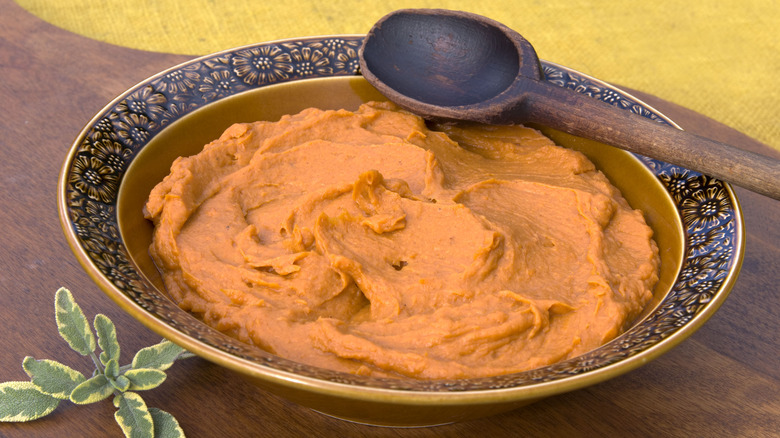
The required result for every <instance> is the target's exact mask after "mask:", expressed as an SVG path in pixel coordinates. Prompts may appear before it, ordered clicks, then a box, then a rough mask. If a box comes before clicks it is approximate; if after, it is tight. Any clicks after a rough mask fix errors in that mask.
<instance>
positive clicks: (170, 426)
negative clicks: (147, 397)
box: [149, 408, 184, 438]
mask: <svg viewBox="0 0 780 438" xmlns="http://www.w3.org/2000/svg"><path fill="white" fill-rule="evenodd" d="M149 413H150V414H152V420H153V421H154V438H184V430H183V429H182V428H181V426H179V422H178V421H176V418H174V417H173V415H171V414H169V413H167V412H165V411H163V410H162V409H157V408H149Z"/></svg>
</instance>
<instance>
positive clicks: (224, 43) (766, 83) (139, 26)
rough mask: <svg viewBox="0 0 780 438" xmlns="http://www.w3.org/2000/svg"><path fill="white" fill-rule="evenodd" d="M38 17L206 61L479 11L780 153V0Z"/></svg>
mask: <svg viewBox="0 0 780 438" xmlns="http://www.w3.org/2000/svg"><path fill="white" fill-rule="evenodd" d="M17 3H18V4H20V5H21V6H22V7H24V8H25V9H27V10H28V11H30V12H32V13H33V14H35V15H37V16H39V17H40V18H42V19H44V20H46V21H48V22H50V23H52V24H55V25H57V26H60V27H62V28H65V29H67V30H70V31H73V32H75V33H78V34H82V35H85V36H87V37H90V38H94V39H97V40H101V41H105V42H109V43H113V44H117V45H121V46H127V47H132V48H136V49H143V50H151V51H159V52H170V53H178V54H189V55H202V54H207V53H211V52H215V51H219V50H222V49H228V48H231V47H236V46H241V45H245V44H251V43H255V42H261V41H268V40H275V39H281V38H289V37H300V36H311V35H328V34H343V33H348V34H363V33H366V32H367V31H368V29H370V27H371V26H372V25H373V23H374V22H376V21H377V20H378V19H379V18H380V17H382V16H383V15H384V14H386V13H388V12H390V11H392V10H395V9H400V8H407V7H434V8H447V9H460V10H466V11H470V12H475V13H478V14H482V15H485V16H488V17H490V18H493V19H495V20H498V21H501V22H503V23H504V24H506V25H508V26H509V27H512V28H514V29H515V30H517V31H518V32H519V33H520V34H521V35H523V36H524V37H526V39H528V40H529V41H530V42H531V44H533V45H534V47H535V48H536V51H537V53H538V54H539V57H540V58H542V59H546V60H549V61H553V62H557V63H559V64H563V65H566V66H568V67H571V68H574V69H577V70H579V71H581V72H583V73H587V74H590V75H592V76H595V77H597V78H599V79H602V80H604V81H607V82H610V83H613V84H618V85H623V86H626V87H630V88H634V89H638V90H642V91H645V92H648V93H651V94H654V95H656V96H658V97H661V98H663V99H666V100H669V101H671V102H674V103H677V104H680V105H683V106H685V107H688V108H690V109H693V110H695V111H698V112H700V113H702V114H705V115H707V116H709V117H711V118H713V119H715V120H718V121H720V122H722V123H724V124H726V125H729V126H731V127H733V128H735V129H737V130H739V131H742V132H743V133H745V134H748V135H750V136H751V137H754V138H756V139H757V140H760V141H762V142H764V143H766V144H768V145H770V146H772V147H774V148H777V149H780V122H779V121H778V119H780V83H779V82H780V30H778V29H780V1H778V0H720V1H719V0H696V1H691V0H656V1H653V2H643V1H631V0H613V1H607V0H604V1H598V0H503V1H488V0H482V1H474V0H470V1H464V0H440V1H433V0H416V1H404V0H385V1H382V2H379V1H374V0H323V1H311V0H286V1H263V0H224V1H219V0H134V1H127V0H102V1H93V0H17Z"/></svg>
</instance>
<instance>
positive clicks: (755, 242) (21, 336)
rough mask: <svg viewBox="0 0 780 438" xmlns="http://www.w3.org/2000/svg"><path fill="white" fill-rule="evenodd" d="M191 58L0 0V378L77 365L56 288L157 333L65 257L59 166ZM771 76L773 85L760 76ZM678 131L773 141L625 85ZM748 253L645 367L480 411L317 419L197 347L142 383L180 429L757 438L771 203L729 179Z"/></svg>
mask: <svg viewBox="0 0 780 438" xmlns="http://www.w3.org/2000/svg"><path fill="white" fill-rule="evenodd" d="M187 59H188V58H187V57H184V56H178V55H167V54H159V53H148V52H142V51H135V50H130V49H125V48H120V47H116V46H111V45H108V44H103V43H100V42H96V41H93V40H89V39H86V38H84V37H80V36H77V35H74V34H71V33H68V32H66V31H64V30H61V29H58V28H55V27H53V26H51V25H49V24H47V23H45V22H43V21H41V20H39V19H37V18H35V17H34V16H32V15H30V14H29V13H27V12H26V11H24V10H23V9H21V8H20V7H18V6H17V5H16V4H15V3H13V2H12V1H11V0H0V108H1V109H2V113H1V114H0V181H2V183H0V226H1V227H2V228H0V248H2V250H1V251H0V320H1V321H2V327H3V334H2V336H0V381H9V380H27V379H28V377H27V375H26V374H25V373H24V371H23V370H22V367H21V362H22V359H23V358H24V357H25V356H28V355H30V356H33V357H35V358H37V359H43V358H53V359H57V360H60V361H62V362H65V363H67V364H69V365H71V366H73V367H74V368H77V369H80V370H82V371H87V370H88V369H90V370H91V368H89V367H90V365H91V364H90V363H88V361H87V360H85V359H84V358H82V357H81V356H79V355H78V354H76V353H74V352H72V351H71V350H70V349H69V348H68V347H67V345H66V344H65V343H64V341H63V340H62V339H61V338H60V337H59V336H58V335H57V334H56V326H55V321H54V305H53V300H54V293H55V291H56V290H57V289H58V288H59V287H60V286H65V287H68V288H69V289H71V291H72V292H73V293H74V295H75V297H76V300H77V301H78V302H79V303H80V304H81V306H82V308H83V309H84V311H85V313H86V314H87V315H88V317H89V318H92V317H93V316H94V315H95V314H96V313H104V314H106V315H108V316H109V317H110V318H112V319H113V320H114V321H115V322H116V323H117V326H118V336H119V340H120V343H121V344H122V346H123V350H122V361H121V362H122V363H126V362H129V361H130V360H131V359H132V355H133V354H134V353H135V351H136V350H137V349H139V348H141V347H144V346H147V345H150V344H153V343H156V342H157V341H158V340H159V338H158V336H157V335H156V334H154V333H152V332H151V331H150V330H148V329H146V328H145V327H144V326H142V325H141V324H140V323H138V322H136V321H135V320H134V319H133V318H131V317H130V316H128V315H127V314H125V313H124V312H123V311H121V310H120V309H119V308H118V307H117V306H116V305H115V304H114V303H113V302H112V301H111V300H110V299H109V298H107V297H106V296H105V295H104V294H103V293H102V292H101V291H100V290H99V289H98V288H97V286H96V285H95V284H93V282H92V281H91V280H90V279H89V277H88V276H87V274H86V273H85V272H84V271H83V270H82V269H81V267H80V266H79V265H78V263H77V262H76V258H75V257H74V256H73V254H72V253H71V251H70V249H69V248H68V246H67V244H66V242H65V238H64V237H63V233H62V230H61V227H60V224H59V220H58V216H57V206H56V189H57V177H58V172H59V169H60V166H61V164H62V162H63V160H64V159H65V156H66V154H67V152H68V149H69V148H70V145H71V143H72V141H73V140H74V138H75V137H76V136H77V135H78V133H79V131H80V130H81V129H82V127H83V126H84V125H85V124H86V123H87V122H88V121H89V120H90V119H91V118H92V116H93V115H94V114H95V113H97V112H98V111H99V110H100V109H101V108H102V107H103V106H104V105H105V104H106V103H108V102H109V101H110V100H111V99H113V98H114V97H115V96H117V95H118V94H120V93H121V92H123V91H124V90H126V89H128V88H130V87H131V86H133V85H134V84H135V83H137V82H139V81H140V80H142V79H144V78H146V77H148V76H151V75H152V74H154V73H156V72H159V71H161V70H163V69H165V68H168V67H170V66H172V65H175V64H178V63H180V62H183V61H186V60H187ZM767 85H768V86H771V85H772V84H767ZM635 94H636V95H637V96H638V97H640V98H642V99H644V100H645V101H646V102H648V103H649V104H651V105H652V106H654V107H655V108H657V109H658V110H660V111H661V112H663V113H664V114H666V115H668V116H669V117H670V118H672V119H673V120H675V121H676V122H677V123H679V124H680V125H681V126H682V127H683V128H685V129H687V130H690V131H692V132H695V133H699V134H703V135H707V136H710V137H712V138H714V139H716V140H720V141H724V142H729V143H732V144H736V145H740V146H742V147H744V148H745V149H749V150H752V151H754V152H759V153H765V154H771V155H773V156H778V155H780V154H778V153H777V152H776V151H774V150H772V149H770V148H768V147H767V146H765V145H762V144H760V143H758V142H756V141H754V140H751V139H750V138H747V137H745V136H744V135H742V134H740V133H738V132H736V131H734V130H732V129H730V128H728V127H725V126H723V125H720V124H718V123H716V122H714V121H712V120H709V119H707V118H704V117H702V116H700V115H698V114H696V113H693V112H691V111H688V110H686V109H684V108H681V107H678V106H675V105H673V104H670V103H668V102H665V101H661V100H658V99H656V98H654V97H652V96H648V95H646V94H643V93H639V92H636V93H635ZM737 193H738V196H739V198H740V201H741V203H742V206H743V209H744V216H745V222H746V229H747V239H746V240H747V242H746V253H745V260H744V264H743V267H742V273H741V275H740V277H739V279H738V281H737V284H736V286H735V287H734V289H733V291H732V292H731V295H730V297H729V298H728V299H727V300H726V302H725V304H724V305H723V306H722V307H721V309H720V310H719V311H718V312H717V313H716V314H715V315H714V316H713V317H712V318H711V319H710V320H709V321H708V322H707V323H706V324H705V325H704V326H703V327H702V328H701V329H700V330H699V331H698V332H696V333H695V334H694V335H693V336H692V337H691V338H689V339H688V340H686V341H685V342H683V343H682V344H681V345H679V346H677V347H676V348H675V349H673V350H672V351H671V352H669V353H667V354H665V355H664V356H662V357H661V358H659V359H656V360H655V361H653V362H651V363H649V364H646V365H644V366H643V367H641V368H639V369H637V370H635V371H633V372H630V373H628V374H625V375H623V376H620V377H618V378H615V379H612V380H610V381H608V382H605V383H602V384H599V385H596V386H592V387H589V388H587V389H583V390H579V391H575V392H571V393H567V394H563V395H560V396H556V397H552V398H549V399H545V400H542V401H540V402H537V403H535V404H533V405H530V406H528V407H526V408H522V409H519V410H516V411H513V412H509V413H506V414H502V415H498V416H494V417H490V418H485V419H481V420H476V421H471V422H465V423H457V424H452V425H446V426H439V427H432V428H415V429H390V428H377V427H370V426H363V425H358V424H352V423H347V422H343V421H340V420H336V419H332V418H329V417H325V416H323V415H321V414H318V413H316V412H312V411H310V410H308V409H305V408H302V407H299V406H297V405H294V404H292V403H289V402H287V401H285V400H282V399H280V398H278V397H276V396H274V395H271V394H268V393H264V392H261V391H260V390H257V389H255V388H254V387H252V386H249V385H247V384H246V382H245V381H244V380H243V378H241V377H240V376H238V375H236V374H235V373H233V372H230V371H227V370H225V369H223V368H221V367H218V366H216V365H213V364H211V363H208V362H206V361H204V360H202V359H199V358H196V359H190V360H188V361H185V362H181V363H177V364H175V365H174V367H173V368H171V369H170V370H169V378H168V380H167V381H166V382H165V383H164V384H163V386H161V387H160V388H157V389H155V390H153V391H149V392H146V393H144V394H143V396H144V399H145V400H146V402H147V403H148V404H149V405H150V406H154V407H159V408H161V409H164V410H166V411H168V412H170V413H172V414H173V415H174V416H175V417H176V418H177V419H178V420H179V422H180V423H181V425H182V427H183V428H184V430H185V432H186V433H187V435H188V436H190V437H212V436H220V437H248V436H251V437H286V436H307V437H330V436H335V437H352V436H372V437H373V436H376V437H444V436H480V437H504V436H506V437H516V436H534V437H546V436H551V437H595V436H614V437H635V436H636V437H644V436H648V437H663V436H668V437H694V436H695V437H726V436H728V437H731V436H738V437H770V436H778V433H780V395H779V394H780V366H779V365H780V360H779V359H778V358H779V356H780V335H779V333H780V294H778V285H777V284H778V280H780V275H779V272H780V270H779V269H778V260H779V259H780V229H779V228H778V219H780V203H778V202H777V201H773V200H771V199H769V198H766V197H763V196H760V195H756V194H754V193H751V192H748V191H745V190H741V189H737ZM113 413H114V407H113V406H112V404H111V402H110V401H105V402H102V403H98V404H94V405H87V406H76V405H73V404H70V403H63V404H61V406H60V407H59V408H58V409H57V410H56V411H55V412H54V413H53V414H51V415H50V416H48V417H46V418H43V419H40V420H37V421H35V422H31V423H0V436H2V437H53V436H74V437H75V436H79V437H81V436H83V437H92V436H98V437H103V436H122V433H121V431H120V429H119V427H118V426H117V424H116V423H115V421H114V418H113Z"/></svg>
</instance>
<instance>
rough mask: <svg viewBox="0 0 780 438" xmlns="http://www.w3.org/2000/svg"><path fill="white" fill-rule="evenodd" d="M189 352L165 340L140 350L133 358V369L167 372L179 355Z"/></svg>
mask: <svg viewBox="0 0 780 438" xmlns="http://www.w3.org/2000/svg"><path fill="white" fill-rule="evenodd" d="M186 351H187V350H185V349H183V348H181V347H179V346H178V345H176V344H174V343H173V342H171V341H167V340H164V341H162V342H160V343H159V344H155V345H152V346H150V347H146V348H142V349H140V350H138V353H136V354H135V357H134V358H133V363H132V366H133V368H154V369H158V370H167V369H168V368H170V367H171V365H173V362H175V361H176V359H178V358H179V355H181V354H182V353H184V352H186Z"/></svg>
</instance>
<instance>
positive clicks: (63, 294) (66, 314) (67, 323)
mask: <svg viewBox="0 0 780 438" xmlns="http://www.w3.org/2000/svg"><path fill="white" fill-rule="evenodd" d="M54 309H55V315H56V319H57V329H58V330H59V332H60V336H62V338H63V339H65V341H66V342H67V343H68V345H70V348H72V349H74V350H75V351H77V352H78V353H80V354H81V355H83V356H86V355H88V354H90V353H92V352H93V351H95V335H94V334H92V329H91V328H90V327H89V322H88V321H87V318H86V317H85V316H84V312H82V311H81V307H79V305H78V304H76V301H75V300H74V299H73V295H72V294H71V293H70V291H69V290H67V289H65V288H64V287H63V288H60V289H59V290H58V291H57V293H56V295H55V296H54Z"/></svg>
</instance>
